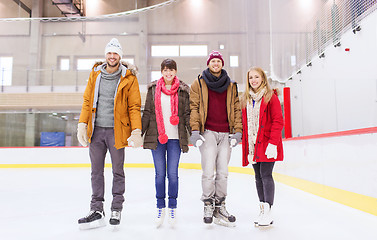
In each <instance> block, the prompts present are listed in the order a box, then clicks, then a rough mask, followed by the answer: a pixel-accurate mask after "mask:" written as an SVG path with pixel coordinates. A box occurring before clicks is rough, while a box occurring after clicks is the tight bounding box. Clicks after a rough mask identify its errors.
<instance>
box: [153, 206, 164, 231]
mask: <svg viewBox="0 0 377 240" xmlns="http://www.w3.org/2000/svg"><path fill="white" fill-rule="evenodd" d="M164 218H165V208H157V215H156V220H155V223H156V227H160V226H161V225H162V223H163V222H164Z"/></svg>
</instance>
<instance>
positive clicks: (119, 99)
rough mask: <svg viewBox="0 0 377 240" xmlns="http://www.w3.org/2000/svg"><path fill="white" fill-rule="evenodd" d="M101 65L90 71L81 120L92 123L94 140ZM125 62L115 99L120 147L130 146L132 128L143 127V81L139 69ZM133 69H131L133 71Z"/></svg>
mask: <svg viewBox="0 0 377 240" xmlns="http://www.w3.org/2000/svg"><path fill="white" fill-rule="evenodd" d="M101 65H102V63H101V62H99V63H96V64H95V65H94V67H93V69H92V72H91V73H90V76H89V80H88V84H87V86H86V89H85V92H84V102H83V104H82V109H81V114H80V119H79V122H83V123H86V124H88V131H87V134H88V138H89V142H91V136H92V134H93V127H94V121H95V118H96V110H97V100H98V91H99V84H100V80H101ZM132 67H134V66H132V65H130V64H128V63H126V62H122V64H120V68H121V69H122V73H121V77H120V79H119V81H118V85H117V88H116V90H115V91H116V94H115V98H114V136H115V147H116V148H117V149H120V148H123V147H125V146H127V145H128V142H127V139H128V138H129V137H130V136H131V131H132V130H134V129H141V113H140V107H141V97H140V90H139V83H138V81H137V78H136V68H135V67H134V68H133V69H132ZM130 69H131V70H130Z"/></svg>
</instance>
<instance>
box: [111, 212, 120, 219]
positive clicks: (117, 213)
mask: <svg viewBox="0 0 377 240" xmlns="http://www.w3.org/2000/svg"><path fill="white" fill-rule="evenodd" d="M111 218H114V219H120V212H118V211H112V212H111Z"/></svg>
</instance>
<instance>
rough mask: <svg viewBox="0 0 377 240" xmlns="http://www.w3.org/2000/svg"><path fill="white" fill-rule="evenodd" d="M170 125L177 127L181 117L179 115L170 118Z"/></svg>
mask: <svg viewBox="0 0 377 240" xmlns="http://www.w3.org/2000/svg"><path fill="white" fill-rule="evenodd" d="M170 123H171V124H172V125H177V124H178V123H179V117H178V116H177V115H172V116H171V117H170Z"/></svg>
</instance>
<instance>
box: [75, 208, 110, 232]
mask: <svg viewBox="0 0 377 240" xmlns="http://www.w3.org/2000/svg"><path fill="white" fill-rule="evenodd" d="M78 222H79V227H80V229H82V230H85V229H92V228H99V227H103V226H106V223H105V213H104V212H103V211H93V210H91V211H90V212H89V213H88V215H87V216H86V217H83V218H80V219H79V221H78Z"/></svg>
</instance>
